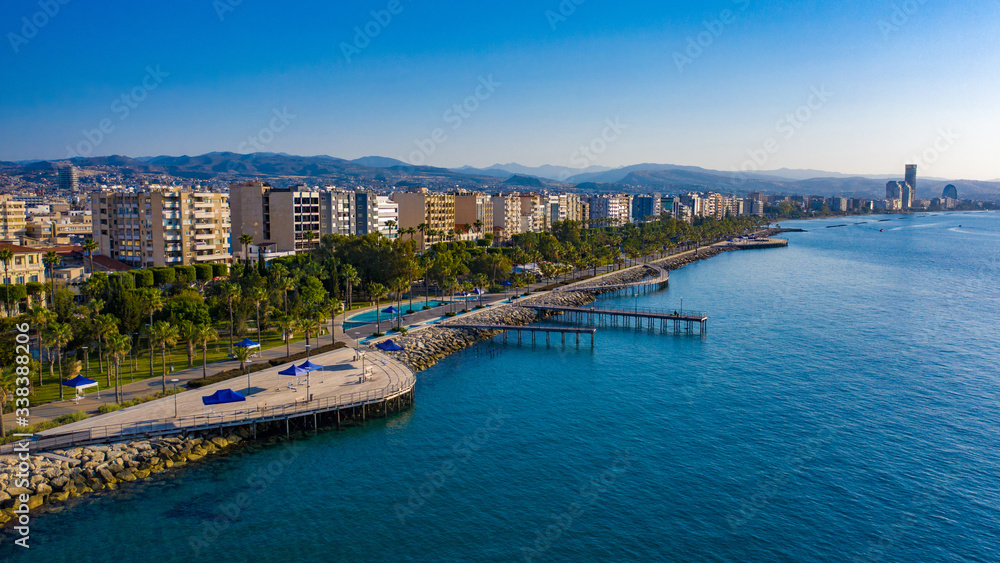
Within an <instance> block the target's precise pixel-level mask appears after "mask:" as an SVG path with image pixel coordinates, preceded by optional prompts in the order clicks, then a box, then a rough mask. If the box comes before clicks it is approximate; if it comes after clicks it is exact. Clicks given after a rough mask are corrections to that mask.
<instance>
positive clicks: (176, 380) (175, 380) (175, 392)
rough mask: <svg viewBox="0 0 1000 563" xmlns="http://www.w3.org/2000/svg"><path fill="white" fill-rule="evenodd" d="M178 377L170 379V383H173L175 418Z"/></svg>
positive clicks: (175, 412)
mask: <svg viewBox="0 0 1000 563" xmlns="http://www.w3.org/2000/svg"><path fill="white" fill-rule="evenodd" d="M178 381H180V379H171V380H170V383H173V384H174V418H177V382H178Z"/></svg>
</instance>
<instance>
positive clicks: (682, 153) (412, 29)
mask: <svg viewBox="0 0 1000 563" xmlns="http://www.w3.org/2000/svg"><path fill="white" fill-rule="evenodd" d="M46 5H47V4H46ZM55 6H56V7H49V11H50V12H54V14H53V15H51V16H50V15H49V14H48V13H46V12H45V11H44V10H43V8H42V7H41V4H39V3H38V2H26V1H19V2H14V3H13V4H12V5H10V7H9V10H8V14H10V16H9V17H8V18H7V21H6V23H5V26H4V27H3V29H4V30H5V31H6V32H7V33H6V34H5V36H6V38H7V40H8V41H7V43H8V45H7V47H6V48H5V51H4V54H3V55H2V56H3V58H4V59H5V65H4V69H5V70H3V71H2V72H3V76H4V77H5V79H6V80H7V82H8V83H11V84H30V85H31V88H25V89H15V88H11V89H7V90H5V92H4V93H3V94H0V119H2V120H3V121H4V122H5V123H7V124H8V126H9V127H10V129H11V130H13V131H17V132H18V135H16V136H10V137H8V138H6V139H5V140H4V141H2V144H0V155H2V156H0V159H2V160H29V159H63V158H66V157H67V156H73V155H74V153H75V154H78V155H80V156H99V155H110V154H125V155H129V156H154V155H161V154H170V155H182V154H188V155H193V154H201V153H206V152H212V151H233V152H257V151H258V150H263V151H267V152H285V153H289V154H303V155H310V154H329V155H332V156H336V157H341V158H348V159H350V158H359V157H363V156H369V155H381V156H386V157H391V158H397V159H400V160H404V161H408V162H411V163H413V164H428V165H433V166H441V167H459V166H463V165H470V166H476V167H486V166H490V165H492V164H494V163H502V162H517V163H520V164H522V165H526V166H539V165H543V164H550V165H557V166H568V167H573V168H583V167H585V166H590V165H598V166H607V167H611V168H614V167H619V166H626V165H631V164H636V163H641V162H657V163H673V164H678V165H692V166H701V167H705V168H710V169H716V170H726V171H734V170H740V169H750V170H752V169H755V168H756V169H760V170H776V169H780V168H792V169H818V170H828V171H832V172H839V173H845V174H873V175H874V174H894V173H895V171H896V170H897V169H898V168H899V167H901V166H902V165H903V164H905V163H910V162H917V163H918V164H919V165H920V167H921V170H922V174H923V175H924V176H928V177H930V176H933V177H947V178H955V179H970V180H993V179H996V178H997V177H998V176H1000V173H998V172H997V171H996V170H995V169H994V168H992V167H991V166H990V153H991V151H990V149H991V148H992V147H993V136H992V131H995V130H996V127H997V125H1000V116H998V113H997V111H996V109H995V108H994V107H993V105H992V103H991V100H990V99H989V96H988V92H990V91H992V90H993V89H994V88H995V78H993V77H994V76H996V73H995V72H990V70H991V69H995V66H996V61H995V60H994V59H995V58H994V57H991V56H990V55H991V53H994V52H995V49H990V48H989V47H990V46H995V45H996V42H997V39H996V37H995V36H996V34H995V33H992V32H993V31H995V30H996V28H997V23H998V17H997V15H996V14H995V13H994V12H993V11H990V10H989V9H988V8H989V5H988V4H986V3H984V2H974V3H968V4H961V5H958V4H956V5H951V4H948V5H944V4H935V3H921V2H920V1H919V0H913V1H912V2H910V3H902V4H900V3H887V4H885V5H867V4H864V5H863V4H861V3H852V4H850V5H849V6H843V5H838V6H818V7H813V8H812V9H811V11H810V12H809V13H800V12H801V11H800V10H798V9H796V8H795V7H793V6H791V5H786V4H782V3H769V4H766V5H758V4H754V3H752V2H750V1H744V0H739V1H733V2H712V3H709V4H705V5H701V6H682V5H675V4H668V5H666V6H664V5H663V4H662V3H657V4H652V3H646V2H631V3H626V4H625V5H622V4H616V5H614V6H609V5H604V4H600V3H591V2H586V3H584V2H581V3H574V2H564V3H562V4H560V3H556V2H553V3H552V4H551V5H544V4H543V5H541V6H539V5H529V4H528V3H527V2H515V3H513V4H510V5H508V6H506V7H505V9H504V10H503V11H496V10H494V9H492V8H489V7H476V6H472V7H470V6H462V7H461V9H456V10H453V11H448V10H437V9H436V10H433V11H430V10H423V9H420V8H418V6H416V5H412V4H410V3H409V2H388V1H387V2H371V3H367V4H365V5H363V6H352V7H350V8H343V7H340V8H338V7H329V6H323V5H318V4H309V5H307V6H304V7H303V8H302V9H300V10H294V11H292V10H288V9H287V8H281V7H276V6H258V5H251V4H246V3H237V2H230V1H228V0H221V1H220V2H215V3H209V2H181V3H176V4H174V5H171V6H170V7H164V8H158V7H141V8H139V7H135V6H128V5H116V6H115V9H114V10H108V11H106V12H104V13H89V14H88V13H85V12H84V11H83V10H80V9H78V8H76V7H75V5H74V4H65V5H63V4H60V3H58V2H56V3H55ZM845 8H846V9H845ZM393 12H395V13H393ZM39 13H41V14H42V15H41V16H38V14H39ZM307 16H308V17H307ZM22 18H23V19H22ZM293 21H294V23H295V26H294V27H289V24H290V23H291V22H293ZM967 21H976V22H977V25H976V26H975V27H971V28H970V27H969V26H968V25H966V22H967ZM98 23H99V26H98V27H99V28H100V29H114V30H115V33H94V32H93V30H94V29H95V27H94V26H95V25H97V24H98ZM39 24H44V25H39ZM92 24H94V25H92ZM272 28H273V29H295V30H296V31H295V33H291V34H289V35H288V38H287V39H288V40H286V38H283V37H282V35H281V34H267V33H262V31H261V30H266V29H272ZM179 29H184V33H177V31H178V30H179ZM779 32H780V33H779ZM29 35H30V37H29ZM292 38H294V40H291V39H292ZM68 45H72V46H73V52H74V55H75V56H74V61H69V60H67V59H66V57H65V55H66V53H67V46H68ZM790 45H796V46H797V48H795V49H792V48H790ZM802 45H806V46H807V47H806V48H802V47H801V46H802ZM956 57H961V59H962V60H963V61H965V63H966V64H963V65H954V64H952V63H953V61H954V60H955V58H956ZM77 60H93V61H103V60H114V61H115V63H114V64H113V65H105V64H79V63H77V62H75V61H77ZM887 75H888V76H892V75H900V76H902V75H906V76H907V80H908V81H910V82H911V83H912V84H916V85H917V86H916V87H914V88H892V87H887V84H891V82H887V81H886V76H887ZM936 85H940V86H936ZM123 95H124V96H125V97H124V98H122V96H123ZM949 99H951V100H952V101H953V102H954V103H943V102H946V101H947V100H949ZM959 102H960V103H959ZM796 114H798V115H796ZM581 147H590V148H591V149H596V150H590V151H587V150H581Z"/></svg>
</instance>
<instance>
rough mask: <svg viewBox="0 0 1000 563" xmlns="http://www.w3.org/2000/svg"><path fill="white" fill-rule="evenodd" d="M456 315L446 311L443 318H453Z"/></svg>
mask: <svg viewBox="0 0 1000 563" xmlns="http://www.w3.org/2000/svg"><path fill="white" fill-rule="evenodd" d="M456 314H457V313H453V312H451V311H448V312H447V313H445V314H444V316H446V317H454V316H455V315H456Z"/></svg>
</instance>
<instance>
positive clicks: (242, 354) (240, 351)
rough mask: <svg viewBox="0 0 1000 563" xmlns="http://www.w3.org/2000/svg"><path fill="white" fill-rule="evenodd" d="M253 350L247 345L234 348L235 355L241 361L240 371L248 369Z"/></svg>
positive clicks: (248, 388) (248, 385)
mask: <svg viewBox="0 0 1000 563" xmlns="http://www.w3.org/2000/svg"><path fill="white" fill-rule="evenodd" d="M251 354H252V352H251V351H250V348H247V347H246V346H240V347H238V348H236V349H235V350H233V355H235V356H236V359H237V360H239V361H240V371H246V368H247V362H248V361H249V360H250V355H251ZM247 394H248V395H249V394H250V372H247Z"/></svg>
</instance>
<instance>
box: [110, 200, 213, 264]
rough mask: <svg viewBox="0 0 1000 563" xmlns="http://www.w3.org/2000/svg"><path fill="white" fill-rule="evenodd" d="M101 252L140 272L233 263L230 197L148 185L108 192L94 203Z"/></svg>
mask: <svg viewBox="0 0 1000 563" xmlns="http://www.w3.org/2000/svg"><path fill="white" fill-rule="evenodd" d="M91 211H92V217H93V238H94V240H95V241H97V243H98V245H99V247H100V249H99V252H100V253H101V254H102V255H104V256H107V257H109V258H113V259H115V260H118V261H120V262H123V263H125V264H128V265H130V266H133V267H136V268H145V267H152V266H173V265H177V264H184V265H191V264H202V263H213V262H228V261H229V260H230V259H231V258H232V256H231V255H230V253H229V237H230V228H231V224H230V209H229V196H228V195H227V194H221V193H213V192H195V191H194V190H192V189H190V188H180V187H172V186H155V185H153V186H149V187H147V188H145V189H142V190H139V191H125V190H121V191H103V192H101V193H100V194H99V195H97V196H96V197H94V198H93V200H92V201H91Z"/></svg>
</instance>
